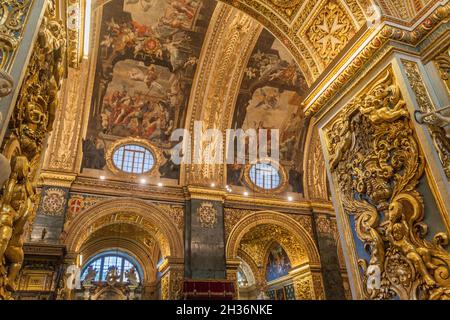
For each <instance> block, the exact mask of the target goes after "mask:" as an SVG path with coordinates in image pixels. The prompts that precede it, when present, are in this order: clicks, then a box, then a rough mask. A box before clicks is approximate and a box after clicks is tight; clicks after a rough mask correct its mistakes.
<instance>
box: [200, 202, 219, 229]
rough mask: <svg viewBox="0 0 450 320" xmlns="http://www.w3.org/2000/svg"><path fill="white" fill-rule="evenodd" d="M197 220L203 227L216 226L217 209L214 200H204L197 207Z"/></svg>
mask: <svg viewBox="0 0 450 320" xmlns="http://www.w3.org/2000/svg"><path fill="white" fill-rule="evenodd" d="M197 220H198V222H199V223H200V225H201V226H202V227H203V228H214V227H215V226H216V224H217V209H216V208H215V207H214V204H213V203H212V202H202V203H201V204H200V207H198V209H197Z"/></svg>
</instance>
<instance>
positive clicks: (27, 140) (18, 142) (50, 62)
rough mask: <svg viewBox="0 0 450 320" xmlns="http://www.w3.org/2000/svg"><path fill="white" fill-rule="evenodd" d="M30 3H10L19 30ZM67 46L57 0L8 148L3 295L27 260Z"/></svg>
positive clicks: (0, 272)
mask: <svg viewBox="0 0 450 320" xmlns="http://www.w3.org/2000/svg"><path fill="white" fill-rule="evenodd" d="M24 3H25V2H21V1H19V2H13V4H12V5H11V7H9V8H16V9H17V8H18V7H17V6H19V8H20V9H17V10H16V9H15V10H16V16H14V17H15V18H14V19H16V21H15V22H14V25H15V26H16V27H17V28H19V27H20V28H21V26H20V25H19V24H18V23H19V21H23V20H20V19H19V16H20V14H24V13H23V12H22V13H20V12H19V11H20V10H22V9H23V5H24ZM28 4H30V2H28ZM3 10H5V9H4V8H3ZM3 14H5V11H3ZM8 19H9V18H8ZM11 23H13V22H11ZM11 23H10V24H9V26H11ZM3 26H4V25H3ZM65 49H66V42H65V30H64V27H63V25H62V23H61V21H59V20H58V18H57V16H56V12H55V3H54V1H50V2H48V3H47V8H46V13H45V16H44V17H43V20H42V24H41V26H40V29H39V31H38V37H37V41H36V44H35V46H34V50H33V53H32V56H31V58H30V62H29V65H28V68H27V74H26V76H25V79H24V81H23V84H22V88H21V91H20V93H19V98H18V101H17V104H16V106H15V110H14V112H13V115H12V118H11V121H10V124H9V128H8V129H9V136H8V138H7V139H6V143H5V147H4V150H3V153H4V154H7V155H8V156H7V157H8V158H9V159H10V161H11V164H12V172H11V175H10V177H9V179H8V181H7V182H6V185H5V188H3V191H2V196H1V198H0V204H1V206H0V220H1V224H0V230H1V231H0V237H1V242H2V243H3V245H2V251H1V255H2V256H1V259H0V261H1V263H0V298H1V299H11V292H12V291H14V290H15V287H16V285H17V284H16V276H17V273H18V271H19V270H20V268H21V264H22V262H23V249H22V245H23V240H22V235H23V234H24V231H25V229H26V227H27V224H28V222H29V221H30V220H33V216H32V215H34V214H35V211H34V210H33V205H32V204H33V203H35V201H34V200H35V197H36V191H35V186H34V184H35V182H36V179H37V176H36V175H37V171H38V169H39V164H40V157H41V153H42V149H43V145H44V141H45V139H46V136H47V134H48V132H50V131H51V130H52V126H53V121H54V116H55V112H56V109H57V108H58V107H59V101H58V93H59V90H60V88H61V82H62V79H63V77H64V75H65V63H66V61H65ZM3 258H5V259H4V260H3Z"/></svg>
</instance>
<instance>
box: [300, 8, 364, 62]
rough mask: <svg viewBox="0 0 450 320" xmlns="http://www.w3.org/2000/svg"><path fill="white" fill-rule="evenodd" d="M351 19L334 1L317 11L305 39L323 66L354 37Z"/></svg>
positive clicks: (354, 29) (354, 31)
mask: <svg viewBox="0 0 450 320" xmlns="http://www.w3.org/2000/svg"><path fill="white" fill-rule="evenodd" d="M355 33H356V28H355V27H354V25H353V24H352V21H351V18H350V17H349V15H348V14H347V13H346V12H345V9H343V8H342V7H341V6H340V4H339V3H338V2H336V1H328V3H327V4H326V5H325V6H324V7H323V8H322V9H321V10H320V11H319V13H318V14H317V16H316V17H315V18H314V20H313V21H312V24H311V26H310V27H309V29H308V30H307V31H306V37H307V39H308V40H309V42H310V44H311V46H312V48H313V49H314V51H315V52H316V54H317V55H316V56H317V57H318V58H320V59H321V62H322V64H323V66H327V65H329V64H330V63H331V62H332V61H333V60H334V58H336V57H337V55H338V54H339V53H340V52H341V51H342V49H343V48H344V46H345V45H346V44H347V43H348V42H349V41H350V39H351V38H352V37H353V36H354V35H355Z"/></svg>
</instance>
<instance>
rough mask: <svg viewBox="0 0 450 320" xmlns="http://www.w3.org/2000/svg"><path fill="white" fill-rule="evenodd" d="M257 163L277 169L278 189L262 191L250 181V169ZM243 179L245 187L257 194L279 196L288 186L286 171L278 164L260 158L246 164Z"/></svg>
mask: <svg viewBox="0 0 450 320" xmlns="http://www.w3.org/2000/svg"><path fill="white" fill-rule="evenodd" d="M258 163H268V164H270V165H273V166H274V167H275V168H277V169H278V174H279V175H280V185H279V186H278V187H276V188H274V189H264V188H261V187H259V186H258V185H256V183H254V182H253V181H252V179H251V178H250V169H251V168H252V166H253V165H255V164H258ZM243 177H244V183H245V185H246V186H247V187H249V188H252V190H255V191H257V192H259V193H264V194H279V193H282V192H284V191H286V189H287V186H288V174H287V172H286V169H285V168H284V167H283V166H282V165H281V164H280V163H279V162H277V161H275V160H273V159H270V158H262V159H258V161H257V162H255V163H247V164H246V165H245V168H244V172H243Z"/></svg>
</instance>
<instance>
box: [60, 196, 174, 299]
mask: <svg viewBox="0 0 450 320" xmlns="http://www.w3.org/2000/svg"><path fill="white" fill-rule="evenodd" d="M67 234H68V237H67V238H66V239H65V242H66V243H67V245H68V247H69V248H71V251H72V252H73V253H75V254H77V255H79V256H81V257H82V259H83V260H84V261H85V263H84V265H83V268H82V274H81V281H82V285H83V289H84V292H82V298H84V299H97V298H98V297H103V298H102V299H106V298H112V297H116V298H117V299H122V298H123V297H125V298H126V299H158V298H160V297H161V290H162V287H161V279H162V277H163V276H164V275H165V274H164V272H161V269H160V264H161V262H162V261H165V263H166V264H167V265H170V262H167V261H168V260H169V259H172V258H175V259H177V258H178V260H180V258H182V257H183V246H182V239H181V232H180V230H179V229H177V227H176V226H175V225H174V223H173V222H171V218H170V217H169V216H167V214H166V213H165V212H163V211H161V210H160V209H158V208H157V207H155V206H153V205H149V204H147V203H144V202H139V201H136V200H130V199H119V200H115V201H108V202H105V203H100V204H98V205H96V206H94V207H92V208H91V209H89V210H86V211H85V212H83V213H81V214H80V215H79V216H77V217H75V218H74V220H73V221H72V223H71V224H70V226H69V228H68V230H67ZM105 256H108V257H110V260H111V261H110V260H108V261H107V262H108V263H109V265H108V264H105V259H106V258H105ZM114 261H116V262H118V263H119V262H120V263H119V264H120V265H118V266H116V267H117V268H116V270H114V269H115V268H114V263H113V262H114ZM127 261H128V262H127ZM93 263H95V264H93ZM89 266H91V267H94V269H95V268H97V269H98V270H95V271H96V273H95V274H94V271H92V268H91V275H90V277H91V278H92V277H93V279H90V278H89V277H88V281H86V276H87V273H88V272H87V270H88V269H87V268H89ZM108 266H109V267H111V270H110V269H109V267H108ZM125 266H127V268H125ZM133 267H134V270H130V269H132V268H133ZM130 272H131V273H130ZM130 277H131V278H130ZM108 279H110V280H108ZM106 288H110V289H111V290H112V289H114V290H113V291H114V292H113V291H111V292H110V293H104V294H103V293H102V292H103V291H104V290H106ZM108 290H109V289H108ZM119 291H120V292H121V294H118V292H119Z"/></svg>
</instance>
